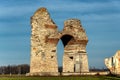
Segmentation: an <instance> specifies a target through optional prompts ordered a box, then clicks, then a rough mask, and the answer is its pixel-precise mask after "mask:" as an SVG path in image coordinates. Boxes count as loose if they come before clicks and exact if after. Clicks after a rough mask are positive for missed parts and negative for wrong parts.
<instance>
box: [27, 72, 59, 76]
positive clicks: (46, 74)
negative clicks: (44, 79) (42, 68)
mask: <svg viewBox="0 0 120 80" xmlns="http://www.w3.org/2000/svg"><path fill="white" fill-rule="evenodd" d="M59 75H60V73H59V72H36V73H27V74H26V76H59Z"/></svg>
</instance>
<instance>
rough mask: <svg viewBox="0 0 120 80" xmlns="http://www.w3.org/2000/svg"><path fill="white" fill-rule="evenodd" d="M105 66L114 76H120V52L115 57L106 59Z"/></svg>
mask: <svg viewBox="0 0 120 80" xmlns="http://www.w3.org/2000/svg"><path fill="white" fill-rule="evenodd" d="M105 65H106V66H107V68H108V69H109V70H110V72H111V73H112V74H115V75H120V50H118V51H117V52H116V54H115V55H114V56H112V57H110V58H106V59H105Z"/></svg>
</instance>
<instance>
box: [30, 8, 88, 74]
mask: <svg viewBox="0 0 120 80" xmlns="http://www.w3.org/2000/svg"><path fill="white" fill-rule="evenodd" d="M31 27H32V28H31V29H32V30H31V31H32V32H31V61H30V73H29V75H40V76H42V75H59V72H58V61H57V57H59V56H57V49H56V47H57V44H58V41H59V40H60V39H61V40H62V42H63V45H64V55H63V66H62V67H63V70H62V73H82V72H89V67H88V58H87V53H86V45H87V42H88V38H87V36H86V33H85V30H84V29H83V27H82V25H81V22H80V20H78V19H68V20H66V21H65V22H64V28H63V30H62V31H58V29H57V26H56V24H55V23H54V22H53V20H52V19H51V18H50V15H49V13H48V11H47V9H46V8H40V9H38V10H37V11H36V12H35V13H34V15H33V16H32V17H31Z"/></svg>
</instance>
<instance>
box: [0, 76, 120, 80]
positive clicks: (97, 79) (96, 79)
mask: <svg viewBox="0 0 120 80" xmlns="http://www.w3.org/2000/svg"><path fill="white" fill-rule="evenodd" d="M0 80H120V78H118V77H111V76H75V77H73V76H71V77H25V76H21V77H20V76H12V77H10V76H0Z"/></svg>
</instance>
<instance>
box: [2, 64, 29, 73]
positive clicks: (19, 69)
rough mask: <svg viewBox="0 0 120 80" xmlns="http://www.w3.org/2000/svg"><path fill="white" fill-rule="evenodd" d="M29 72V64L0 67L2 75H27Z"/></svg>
mask: <svg viewBox="0 0 120 80" xmlns="http://www.w3.org/2000/svg"><path fill="white" fill-rule="evenodd" d="M29 70H30V66H29V65H28V64H21V65H8V66H0V74H26V73H29Z"/></svg>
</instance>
